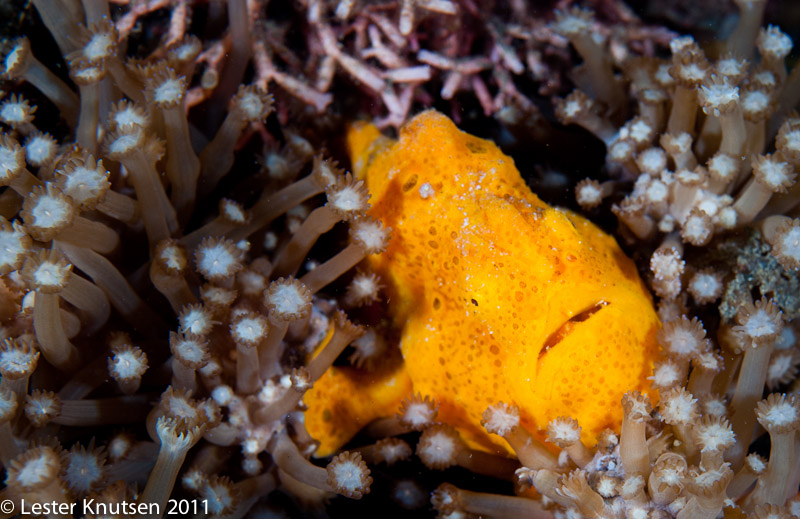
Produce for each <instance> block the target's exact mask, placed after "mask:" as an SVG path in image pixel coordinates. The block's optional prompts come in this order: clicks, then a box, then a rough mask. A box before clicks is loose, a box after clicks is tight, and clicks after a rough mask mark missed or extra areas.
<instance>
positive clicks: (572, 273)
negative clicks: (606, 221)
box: [304, 111, 660, 456]
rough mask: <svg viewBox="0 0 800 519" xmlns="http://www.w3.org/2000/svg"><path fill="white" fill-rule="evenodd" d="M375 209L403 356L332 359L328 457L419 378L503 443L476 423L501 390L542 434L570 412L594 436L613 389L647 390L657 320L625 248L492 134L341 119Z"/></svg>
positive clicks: (437, 120) (471, 439)
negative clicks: (532, 177)
mask: <svg viewBox="0 0 800 519" xmlns="http://www.w3.org/2000/svg"><path fill="white" fill-rule="evenodd" d="M347 137H348V147H349V152H350V156H351V159H352V166H353V172H354V174H355V175H356V176H357V177H359V178H361V179H364V180H365V181H366V183H367V185H368V187H369V190H370V193H371V194H372V199H371V202H372V208H371V209H370V214H371V216H373V217H375V218H378V219H380V220H382V221H383V224H384V225H385V226H386V227H391V228H392V239H391V241H390V243H389V246H388V249H387V250H386V251H385V252H384V253H382V254H380V255H376V256H372V257H370V258H369V267H370V268H371V269H372V270H374V271H375V272H377V273H378V274H379V275H380V276H381V278H382V281H383V283H384V285H386V293H387V298H388V300H389V305H388V306H389V308H390V314H391V315H390V317H391V321H392V323H393V325H394V327H396V329H397V330H398V333H399V337H400V350H401V353H402V358H403V362H402V365H401V366H399V367H396V368H392V369H388V370H386V369H384V370H380V369H378V370H377V371H375V372H372V373H368V372H365V371H364V370H359V369H356V368H351V367H337V368H333V369H331V370H329V371H328V372H327V373H326V374H325V375H324V376H323V377H322V379H320V380H319V381H318V382H317V383H316V384H315V386H314V387H313V388H312V390H311V391H309V392H308V393H307V394H306V397H305V399H304V400H305V403H306V404H307V405H308V407H309V409H308V411H307V412H306V426H307V428H308V430H309V432H310V433H311V435H312V436H314V437H315V438H316V439H318V440H319V441H320V448H319V450H318V452H317V455H320V456H325V455H328V454H330V453H332V452H335V451H336V449H338V448H340V447H341V446H342V445H343V444H344V443H346V442H347V441H348V440H349V439H350V438H351V437H352V436H353V435H354V434H355V433H356V432H357V431H358V430H359V429H360V428H361V427H363V426H364V425H365V424H366V423H368V422H369V421H371V420H373V419H375V418H379V417H386V416H393V415H394V414H395V413H396V412H397V408H398V406H399V404H400V402H401V400H402V399H403V398H406V397H409V396H410V395H411V394H412V392H413V393H414V394H416V393H419V394H421V395H423V396H429V397H431V398H433V399H434V400H435V401H436V402H437V403H438V404H439V413H438V418H437V419H438V420H439V421H441V422H444V423H448V424H451V425H453V426H455V427H456V429H457V430H458V431H459V433H460V434H461V436H462V438H464V440H466V441H467V443H468V444H469V445H470V446H472V447H473V448H479V449H483V450H487V451H492V452H510V449H509V447H508V446H507V444H506V443H505V440H503V439H502V438H500V437H498V436H493V435H490V434H488V433H487V432H485V431H484V429H483V427H482V426H481V424H480V422H481V415H482V413H483V412H484V410H485V409H486V408H487V407H488V406H490V405H493V404H495V403H497V402H499V401H502V402H505V403H507V404H513V405H516V406H518V407H519V409H520V417H521V422H522V424H523V425H524V426H525V427H526V428H527V429H528V430H529V431H530V432H531V433H533V434H534V435H536V436H538V437H539V438H540V439H543V438H544V433H543V430H544V429H545V428H546V427H547V424H548V422H549V421H550V420H552V419H554V418H556V417H559V416H571V417H573V418H575V419H576V420H578V423H579V425H580V426H581V428H582V433H581V434H582V439H583V440H584V442H586V443H587V444H588V445H591V444H593V443H594V441H595V436H596V434H597V433H598V432H599V431H601V430H602V429H604V428H606V427H610V428H614V429H617V430H619V427H620V424H621V419H622V407H621V406H620V399H621V398H622V395H623V394H624V393H625V392H627V391H629V390H638V391H642V392H648V391H649V383H648V380H647V378H648V376H650V375H651V373H652V366H653V361H654V360H655V358H656V355H657V352H658V346H657V344H656V338H655V336H656V332H657V330H658V329H659V327H660V323H659V321H658V317H657V316H656V313H655V311H654V309H653V304H652V300H651V297H650V295H649V293H648V291H647V289H646V288H645V286H644V284H643V283H642V281H641V280H640V279H639V277H638V275H637V272H636V268H635V266H634V264H633V262H632V261H631V260H630V259H629V258H628V257H626V256H625V254H624V253H623V252H622V251H621V249H620V248H619V246H618V245H617V243H616V242H615V241H614V239H613V238H612V237H611V236H609V235H607V234H605V233H604V232H602V231H601V230H600V229H599V228H597V227H596V226H595V225H594V224H592V223H591V222H589V221H588V220H586V219H584V218H582V217H581V216H579V215H577V214H575V213H572V212H570V211H567V210H564V209H559V208H553V207H550V206H548V205H547V204H545V203H544V202H542V201H541V200H540V199H539V198H538V197H537V196H536V195H535V194H533V193H532V192H531V191H530V189H529V188H528V187H527V185H526V184H525V182H524V181H523V179H522V178H521V176H520V174H519V172H518V171H517V169H516V167H515V166H514V161H513V160H512V159H511V158H510V157H507V156H506V155H504V154H503V153H502V152H501V151H500V149H499V148H498V147H497V146H496V145H495V144H494V143H492V142H490V141H486V140H483V139H480V138H477V137H474V136H471V135H468V134H466V133H463V132H461V131H460V130H458V128H456V126H455V125H454V124H453V122H452V121H451V120H450V119H448V118H447V117H446V116H444V115H442V114H440V113H438V112H435V111H426V112H423V113H421V114H419V115H417V116H416V117H415V118H413V119H412V120H410V121H409V122H408V123H407V124H406V125H405V126H404V127H403V128H402V130H401V131H400V136H399V139H398V140H393V139H389V138H387V137H385V136H383V135H381V134H380V132H379V131H378V130H377V129H376V128H375V127H374V126H373V125H370V124H366V123H359V124H355V125H354V126H353V127H352V128H351V129H350V130H349V133H348V136H347Z"/></svg>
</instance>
